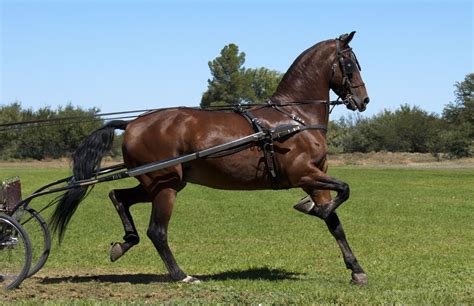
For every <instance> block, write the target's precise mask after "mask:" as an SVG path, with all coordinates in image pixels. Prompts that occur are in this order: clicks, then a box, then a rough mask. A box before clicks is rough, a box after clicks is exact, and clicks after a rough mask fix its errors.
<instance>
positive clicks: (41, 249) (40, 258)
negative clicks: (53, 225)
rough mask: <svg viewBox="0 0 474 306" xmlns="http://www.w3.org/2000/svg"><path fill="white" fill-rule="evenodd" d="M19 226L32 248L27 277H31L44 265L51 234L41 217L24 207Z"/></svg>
mask: <svg viewBox="0 0 474 306" xmlns="http://www.w3.org/2000/svg"><path fill="white" fill-rule="evenodd" d="M20 224H21V225H22V226H23V228H24V229H25V231H26V232H27V233H28V237H29V238H30V242H31V247H32V259H31V267H30V271H29V272H28V275H27V277H31V276H33V275H34V274H35V273H36V272H38V271H39V270H40V269H41V268H42V267H43V266H44V264H45V263H46V260H47V259H48V256H49V252H50V250H51V233H50V231H49V228H48V224H47V223H46V222H45V221H44V219H43V218H42V217H41V215H40V214H39V213H38V212H36V210H34V209H33V208H31V207H28V206H26V207H25V208H24V213H23V216H22V218H21V219H20Z"/></svg>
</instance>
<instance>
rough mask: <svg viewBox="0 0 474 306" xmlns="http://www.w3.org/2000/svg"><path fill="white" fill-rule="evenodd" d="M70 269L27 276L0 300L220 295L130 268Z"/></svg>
mask: <svg viewBox="0 0 474 306" xmlns="http://www.w3.org/2000/svg"><path fill="white" fill-rule="evenodd" d="M69 272H70V274H69V275H65V274H61V273H55V272H54V271H49V272H48V275H47V276H45V274H44V273H40V274H39V276H33V277H32V278H29V279H26V280H24V281H23V283H22V284H21V286H20V288H18V289H15V290H9V291H6V290H3V292H1V291H2V289H0V304H2V302H7V303H12V302H25V301H28V302H29V303H31V302H47V301H54V302H60V303H62V302H71V301H82V302H86V301H92V302H95V301H108V302H113V303H123V302H124V301H126V302H140V303H157V302H158V303H166V302H170V301H176V300H180V299H192V300H193V299H194V300H196V301H199V300H206V299H208V298H209V297H210V296H212V297H217V298H218V295H219V293H216V292H211V291H209V290H207V289H205V288H201V289H199V290H196V288H195V287H196V286H199V284H198V285H193V284H184V283H177V282H173V281H172V280H171V279H170V278H169V276H168V275H160V274H149V273H136V272H130V271H121V272H119V273H116V274H110V271H109V273H107V272H104V271H101V270H93V269H90V270H87V271H77V270H75V271H69ZM62 273H67V271H62ZM193 288H195V289H193ZM197 288H199V287H197ZM86 304H88V303H87V302H86Z"/></svg>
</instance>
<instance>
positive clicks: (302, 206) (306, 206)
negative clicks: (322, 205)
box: [293, 196, 315, 214]
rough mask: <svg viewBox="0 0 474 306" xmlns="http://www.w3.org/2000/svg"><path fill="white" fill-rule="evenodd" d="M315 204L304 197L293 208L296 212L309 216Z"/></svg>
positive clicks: (308, 197)
mask: <svg viewBox="0 0 474 306" xmlns="http://www.w3.org/2000/svg"><path fill="white" fill-rule="evenodd" d="M314 206H315V204H314V202H313V200H311V198H310V196H305V197H304V198H302V199H301V200H299V201H298V203H296V204H295V205H294V206H293V208H294V209H296V210H297V211H301V212H302V213H305V214H309V213H310V211H311V210H312V209H313V208H314Z"/></svg>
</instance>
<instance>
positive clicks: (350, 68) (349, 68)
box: [343, 58, 356, 74]
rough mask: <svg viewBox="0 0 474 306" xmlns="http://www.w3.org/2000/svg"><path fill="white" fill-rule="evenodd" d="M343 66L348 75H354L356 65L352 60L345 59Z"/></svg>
mask: <svg viewBox="0 0 474 306" xmlns="http://www.w3.org/2000/svg"><path fill="white" fill-rule="evenodd" d="M343 65H344V71H345V73H346V74H352V73H354V70H355V66H356V65H355V63H354V61H353V60H352V59H350V58H345V59H344V61H343Z"/></svg>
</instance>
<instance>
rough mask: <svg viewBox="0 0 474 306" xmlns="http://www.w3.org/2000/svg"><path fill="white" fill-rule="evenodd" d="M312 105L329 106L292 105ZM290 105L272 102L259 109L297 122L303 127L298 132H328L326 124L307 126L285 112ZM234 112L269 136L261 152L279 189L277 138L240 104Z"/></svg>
mask: <svg viewBox="0 0 474 306" xmlns="http://www.w3.org/2000/svg"><path fill="white" fill-rule="evenodd" d="M310 103H326V104H328V105H329V103H328V101H321V100H309V101H300V102H292V103H291V105H295V104H310ZM288 105H289V104H275V103H273V102H272V101H271V100H270V101H268V102H267V103H266V104H263V105H260V106H259V107H258V108H264V107H272V108H273V109H275V110H276V111H278V112H280V113H282V114H284V115H285V116H287V117H289V118H291V119H292V120H294V121H296V122H297V123H298V124H299V125H300V126H301V128H300V129H299V130H298V132H300V131H304V130H323V131H325V132H327V125H325V124H313V125H307V124H306V123H305V121H304V120H303V119H302V118H300V117H298V116H296V115H295V114H292V113H289V112H287V111H285V110H284V109H283V107H284V106H288ZM233 111H234V112H235V113H237V114H239V115H241V116H242V117H244V118H245V119H246V120H247V121H248V122H249V124H250V125H251V126H252V128H253V130H254V131H255V133H259V132H265V133H266V135H267V136H266V137H264V138H263V139H262V140H260V141H259V143H258V145H259V147H260V149H261V151H262V152H263V160H264V163H265V167H266V169H267V173H268V175H269V177H270V180H271V184H272V188H273V189H279V184H278V183H279V182H278V177H279V175H278V168H277V166H276V165H277V164H276V157H275V149H274V145H273V139H275V137H274V136H273V135H272V133H271V130H270V128H267V127H265V126H263V124H262V122H261V121H260V120H259V119H258V118H257V117H255V116H254V115H253V114H252V112H251V111H250V110H248V109H244V108H243V106H242V105H240V104H239V105H236V106H235V107H234V109H233ZM277 139H278V138H277Z"/></svg>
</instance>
